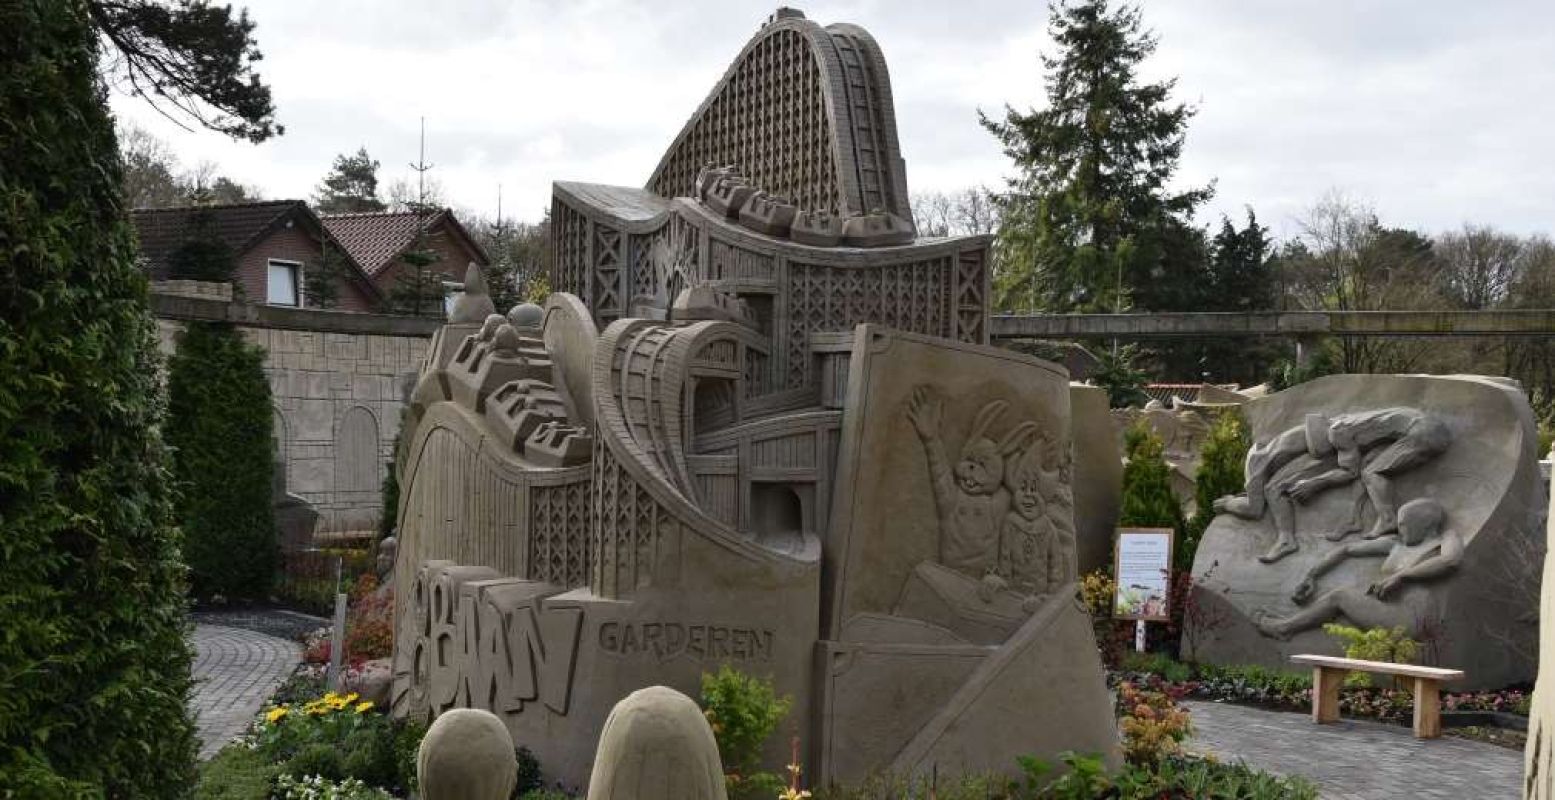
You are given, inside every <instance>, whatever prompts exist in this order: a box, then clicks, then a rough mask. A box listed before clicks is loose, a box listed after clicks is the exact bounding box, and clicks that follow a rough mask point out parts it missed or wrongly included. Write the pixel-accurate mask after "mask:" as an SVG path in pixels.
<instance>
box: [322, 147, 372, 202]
mask: <svg viewBox="0 0 1555 800" xmlns="http://www.w3.org/2000/svg"><path fill="white" fill-rule="evenodd" d="M313 206H314V208H315V209H316V210H317V211H318V212H319V213H320V214H353V213H359V212H365V211H382V210H384V208H386V206H385V205H384V204H383V201H382V200H379V199H378V162H377V161H375V160H373V157H372V156H369V155H368V154H367V148H365V147H359V148H357V150H356V153H355V154H354V155H344V154H342V155H338V156H335V164H334V166H333V167H332V168H331V169H330V172H329V174H328V175H325V176H324V181H323V182H322V183H320V184H319V188H318V189H317V190H315V193H314V196H313Z"/></svg>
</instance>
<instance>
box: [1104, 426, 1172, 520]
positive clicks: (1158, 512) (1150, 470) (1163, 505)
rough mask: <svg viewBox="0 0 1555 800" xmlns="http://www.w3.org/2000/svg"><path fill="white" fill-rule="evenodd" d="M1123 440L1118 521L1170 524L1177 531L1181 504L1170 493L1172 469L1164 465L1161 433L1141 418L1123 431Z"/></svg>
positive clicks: (1163, 447) (1163, 446)
mask: <svg viewBox="0 0 1555 800" xmlns="http://www.w3.org/2000/svg"><path fill="white" fill-rule="evenodd" d="M1123 443H1124V451H1125V452H1126V453H1127V459H1128V461H1127V463H1126V464H1124V466H1123V502H1122V506H1121V507H1120V509H1119V512H1118V524H1119V525H1123V526H1129V527H1143V528H1172V529H1175V530H1177V531H1178V532H1179V533H1180V532H1181V531H1182V527H1183V520H1182V506H1181V505H1180V504H1179V503H1178V502H1177V496H1176V495H1174V494H1172V472H1171V467H1168V466H1167V465H1166V456H1165V455H1164V452H1165V445H1163V444H1162V442H1161V437H1159V436H1157V435H1155V432H1154V431H1152V430H1150V428H1149V427H1148V426H1147V425H1145V424H1144V423H1143V422H1137V423H1135V424H1134V425H1132V426H1130V427H1129V429H1128V430H1127V431H1125V432H1124V434H1123ZM1180 538H1181V537H1180V536H1179V539H1180Z"/></svg>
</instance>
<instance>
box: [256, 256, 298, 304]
mask: <svg viewBox="0 0 1555 800" xmlns="http://www.w3.org/2000/svg"><path fill="white" fill-rule="evenodd" d="M275 267H290V268H291V270H292V297H294V298H295V299H296V302H294V303H277V302H276V301H275V300H273V299H271V287H270V270H271V269H273V268H275ZM302 270H303V264H302V262H301V261H292V260H291V259H286V258H271V259H267V260H266V261H265V305H270V306H281V307H284V308H302V307H303V303H304V299H305V298H304V297H303V291H302Z"/></svg>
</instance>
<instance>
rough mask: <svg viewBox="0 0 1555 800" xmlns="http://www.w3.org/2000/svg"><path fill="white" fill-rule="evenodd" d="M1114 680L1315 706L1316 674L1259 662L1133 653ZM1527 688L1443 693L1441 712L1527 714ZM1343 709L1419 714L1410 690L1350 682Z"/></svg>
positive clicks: (1293, 707) (1258, 702)
mask: <svg viewBox="0 0 1555 800" xmlns="http://www.w3.org/2000/svg"><path fill="white" fill-rule="evenodd" d="M1109 682H1110V683H1112V684H1114V685H1119V684H1122V683H1125V682H1128V683H1133V684H1136V685H1141V686H1149V687H1155V688H1159V689H1162V690H1166V689H1168V688H1169V689H1170V690H1171V691H1174V692H1177V693H1179V694H1180V695H1181V696H1184V697H1191V698H1195V699H1201V700H1218V701H1223V702H1230V703H1243V704H1247V705H1255V706H1263V707H1265V708H1274V709H1279V710H1284V711H1306V710H1308V709H1310V708H1311V707H1312V676H1311V675H1310V674H1307V673H1293V672H1280V671H1278V670H1272V669H1269V668H1267V667H1260V666H1256V665H1247V666H1214V665H1210V664H1198V665H1189V664H1183V663H1180V662H1177V661H1173V660H1171V659H1169V658H1166V657H1165V656H1161V655H1158V654H1156V655H1147V656H1137V655H1136V656H1131V657H1129V658H1125V659H1124V668H1123V669H1120V670H1117V671H1115V672H1112V673H1110V674H1109ZM1529 702H1530V695H1529V693H1528V692H1524V691H1520V690H1515V689H1506V690H1502V691H1499V692H1444V693H1442V710H1443V711H1444V712H1447V713H1449V714H1450V713H1452V712H1464V711H1475V712H1487V713H1489V712H1496V713H1509V714H1518V715H1521V716H1525V717H1526V716H1527V714H1528V706H1529ZM1339 711H1340V713H1341V714H1344V715H1346V716H1351V717H1364V718H1370V719H1378V720H1382V721H1384V722H1402V721H1407V720H1409V719H1410V718H1411V715H1412V714H1413V712H1414V696H1413V694H1411V693H1410V692H1409V691H1408V690H1405V689H1384V688H1373V687H1353V686H1346V687H1345V688H1344V689H1342V690H1341V691H1340V694H1339Z"/></svg>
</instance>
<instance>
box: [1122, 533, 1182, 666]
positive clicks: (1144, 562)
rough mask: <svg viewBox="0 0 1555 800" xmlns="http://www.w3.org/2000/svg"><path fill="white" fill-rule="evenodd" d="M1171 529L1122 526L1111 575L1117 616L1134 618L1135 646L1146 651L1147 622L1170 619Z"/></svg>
mask: <svg viewBox="0 0 1555 800" xmlns="http://www.w3.org/2000/svg"><path fill="white" fill-rule="evenodd" d="M1173 534H1174V531H1173V530H1172V529H1171V528H1119V529H1118V539H1117V547H1116V548H1114V552H1115V554H1116V555H1115V558H1114V561H1113V565H1112V574H1113V577H1114V578H1115V579H1116V581H1117V588H1116V589H1115V590H1114V593H1113V598H1112V616H1113V618H1114V619H1121V620H1129V619H1131V620H1134V649H1135V650H1138V651H1139V652H1141V653H1143V652H1144V651H1145V623H1146V622H1152V621H1153V622H1166V621H1167V620H1169V619H1171V610H1170V609H1169V608H1167V602H1168V599H1169V597H1170V587H1169V582H1170V575H1171V574H1172V572H1171V570H1172V536H1173Z"/></svg>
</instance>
